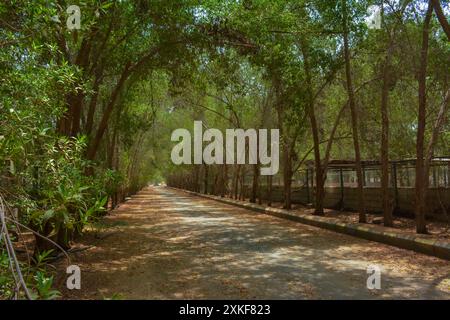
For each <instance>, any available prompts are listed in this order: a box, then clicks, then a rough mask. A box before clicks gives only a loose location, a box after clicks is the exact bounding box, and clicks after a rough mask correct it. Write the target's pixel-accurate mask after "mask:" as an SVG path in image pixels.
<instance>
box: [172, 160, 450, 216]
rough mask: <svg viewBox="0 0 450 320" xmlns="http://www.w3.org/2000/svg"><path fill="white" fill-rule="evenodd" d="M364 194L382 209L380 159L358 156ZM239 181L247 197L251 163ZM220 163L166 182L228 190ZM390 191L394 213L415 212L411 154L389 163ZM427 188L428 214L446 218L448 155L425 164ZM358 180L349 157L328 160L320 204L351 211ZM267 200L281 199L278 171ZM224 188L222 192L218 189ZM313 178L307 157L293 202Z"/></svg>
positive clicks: (302, 197) (302, 198)
mask: <svg viewBox="0 0 450 320" xmlns="http://www.w3.org/2000/svg"><path fill="white" fill-rule="evenodd" d="M362 164H363V177H364V196H365V203H366V209H367V211H368V212H373V213H381V212H382V201H381V199H382V190H381V166H380V163H379V161H363V163H362ZM242 167H243V168H241V170H242V171H243V180H242V183H241V184H240V185H239V190H238V194H239V195H241V198H249V197H250V194H251V192H252V184H253V172H254V170H253V168H251V167H250V166H242ZM222 171H223V167H217V168H215V169H214V167H209V169H208V168H207V167H206V166H201V167H200V168H199V170H196V171H195V173H193V172H190V173H189V174H181V175H176V176H171V177H169V179H168V181H167V183H168V185H170V186H174V187H179V188H183V189H188V190H192V191H198V192H203V193H205V192H206V193H210V194H211V193H212V194H217V195H220V194H221V193H224V194H228V193H229V192H230V190H231V188H232V184H233V182H232V181H231V176H232V174H231V170H230V173H229V174H228V176H229V177H228V181H226V182H222V184H224V187H225V188H223V189H221V188H220V186H219V187H218V186H217V184H218V183H221V181H220V179H218V177H219V176H220V175H221V174H222V173H223V172H222ZM389 175H390V188H389V191H390V194H391V199H392V207H393V208H394V214H397V215H409V216H412V215H413V214H414V192H415V190H414V183H415V159H409V160H400V161H391V162H390V169H389ZM429 179H430V180H429V189H428V192H427V198H426V204H427V208H428V211H427V215H428V217H434V218H437V219H439V220H443V221H448V220H449V216H448V214H447V213H449V211H450V157H440V158H434V159H433V160H432V163H431V167H430V176H429ZM268 181H269V178H268V177H267V176H261V177H259V192H258V193H259V195H260V197H261V198H262V199H263V200H267V199H268V194H269V192H268V190H269V187H268ZM356 187H357V181H356V172H355V166H354V162H353V161H344V160H333V161H331V162H330V164H329V167H328V171H327V179H326V182H325V198H324V204H325V207H327V208H334V209H339V210H350V211H352V210H356V208H357V207H358V205H357V188H356ZM271 189H272V190H271V201H274V202H282V201H283V200H284V187H283V177H282V173H278V174H277V175H275V176H273V177H272V188H271ZM223 190H225V192H224V191H223ZM314 191H315V179H314V166H313V163H312V162H308V163H307V164H306V166H305V168H303V169H301V170H298V171H297V172H296V173H295V174H294V175H293V180H292V194H291V198H292V203H298V204H304V205H306V204H312V203H314Z"/></svg>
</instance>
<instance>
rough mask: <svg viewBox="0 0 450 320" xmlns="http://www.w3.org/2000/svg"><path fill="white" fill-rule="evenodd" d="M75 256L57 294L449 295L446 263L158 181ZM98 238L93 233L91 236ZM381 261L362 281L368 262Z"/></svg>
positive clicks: (136, 296) (449, 272) (83, 296)
mask: <svg viewBox="0 0 450 320" xmlns="http://www.w3.org/2000/svg"><path fill="white" fill-rule="evenodd" d="M104 224H105V227H104V229H102V231H101V232H100V233H99V234H97V236H95V232H91V233H88V235H87V236H86V237H84V238H83V240H82V242H83V243H82V244H83V245H92V246H93V247H92V248H90V249H88V250H85V251H82V252H80V253H78V254H75V255H74V261H73V263H75V264H78V265H79V266H80V268H81V272H82V277H81V290H72V291H69V290H67V289H65V288H64V284H65V280H64V279H63V278H62V276H61V277H59V280H58V281H59V284H60V289H61V291H62V292H63V294H64V296H65V297H66V298H69V299H70V298H76V299H80V298H81V299H93V298H97V299H102V298H111V297H113V296H114V297H121V298H126V299H339V298H344V299H347V298H348V299H371V298H431V299H432V298H445V299H449V298H450V262H448V261H445V260H441V259H438V258H434V257H429V256H425V255H422V254H418V253H414V252H411V251H408V250H402V249H397V248H394V247H390V246H387V245H383V244H380V243H376V242H370V241H366V240H362V239H358V238H354V237H351V236H346V235H342V234H337V233H333V232H330V231H326V230H322V229H318V228H315V227H310V226H305V225H302V224H299V223H295V222H292V221H286V220H283V219H278V218H274V217H271V216H266V215H263V214H258V213H254V212H251V211H247V210H244V209H238V208H236V207H233V206H229V205H225V204H222V203H218V202H215V201H212V200H206V199H203V198H199V197H195V196H191V195H188V194H186V193H184V192H181V191H174V190H172V189H169V188H165V187H152V188H147V189H145V190H143V191H142V192H140V193H139V194H138V195H136V196H135V197H133V199H132V200H129V201H127V202H126V203H125V204H123V205H122V206H121V207H120V208H119V209H117V210H115V211H113V212H112V213H111V215H109V216H108V217H107V218H106V219H105V222H104ZM99 238H101V239H99ZM369 265H378V266H380V267H381V269H382V273H381V289H380V290H369V289H367V285H366V281H367V277H368V274H367V267H368V266H369Z"/></svg>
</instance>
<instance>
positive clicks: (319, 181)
mask: <svg viewBox="0 0 450 320" xmlns="http://www.w3.org/2000/svg"><path fill="white" fill-rule="evenodd" d="M302 53H303V57H304V61H305V62H304V67H305V74H306V83H307V87H308V90H307V91H308V102H307V103H308V106H307V108H308V110H307V111H308V116H309V121H310V124H311V133H312V136H313V147H314V167H315V170H316V199H315V200H316V201H315V210H314V214H315V215H320V216H321V215H323V200H324V199H323V198H324V196H325V190H324V182H325V179H324V176H323V170H322V163H321V159H320V137H319V128H318V125H317V119H316V113H315V111H314V101H313V88H312V79H311V66H310V64H309V46H308V45H307V42H306V40H302Z"/></svg>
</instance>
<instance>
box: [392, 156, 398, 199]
mask: <svg viewBox="0 0 450 320" xmlns="http://www.w3.org/2000/svg"><path fill="white" fill-rule="evenodd" d="M392 184H393V187H394V200H395V207H396V208H398V188H397V163H395V162H393V163H392Z"/></svg>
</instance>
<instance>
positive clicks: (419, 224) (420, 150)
mask: <svg viewBox="0 0 450 320" xmlns="http://www.w3.org/2000/svg"><path fill="white" fill-rule="evenodd" d="M432 10H433V7H432V5H431V2H429V3H428V10H427V14H426V16H425V20H424V23H423V30H422V49H421V53H420V69H419V73H418V82H419V91H418V95H419V110H418V119H417V141H416V158H417V159H416V183H415V201H416V203H415V214H416V232H417V233H422V234H426V233H428V230H427V225H426V220H425V209H426V208H425V197H426V190H427V187H428V172H425V170H424V169H425V168H424V144H425V143H424V141H425V123H426V106H427V97H426V85H427V84H426V77H427V64H428V40H429V27H430V21H431V16H432V13H433V11H432Z"/></svg>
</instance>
